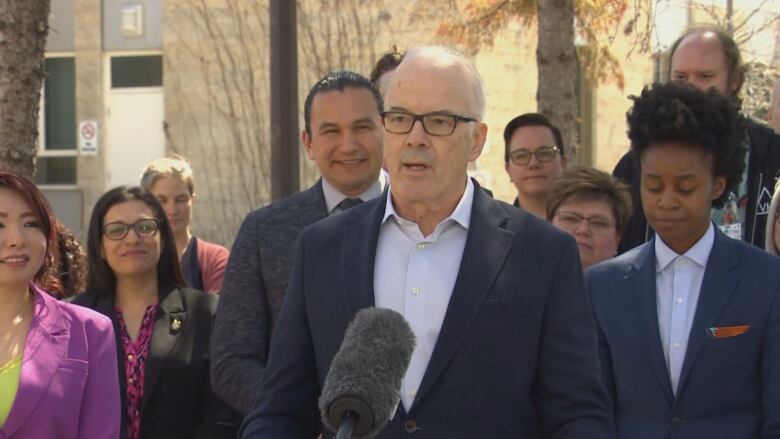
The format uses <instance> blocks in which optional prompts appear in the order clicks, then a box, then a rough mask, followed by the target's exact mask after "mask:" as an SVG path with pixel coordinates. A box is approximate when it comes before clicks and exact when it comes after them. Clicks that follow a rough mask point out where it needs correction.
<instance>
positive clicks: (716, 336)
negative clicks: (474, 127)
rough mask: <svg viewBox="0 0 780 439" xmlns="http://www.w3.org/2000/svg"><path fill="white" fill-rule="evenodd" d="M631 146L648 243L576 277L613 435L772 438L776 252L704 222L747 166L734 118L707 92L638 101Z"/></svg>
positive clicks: (779, 387)
mask: <svg viewBox="0 0 780 439" xmlns="http://www.w3.org/2000/svg"><path fill="white" fill-rule="evenodd" d="M633 99H634V106H633V108H632V109H631V111H630V112H629V113H628V116H627V119H628V127H629V129H628V135H629V138H630V139H631V148H632V150H633V152H634V153H635V155H636V157H638V158H639V165H640V188H641V197H642V206H643V209H644V213H645V216H646V217H647V220H648V222H649V223H650V225H651V226H652V227H653V229H654V230H655V231H656V235H655V237H654V238H653V239H652V240H651V241H649V242H647V243H645V244H643V245H641V246H639V247H637V248H635V249H633V250H631V251H629V252H627V253H625V254H623V255H621V256H619V257H617V258H615V259H612V260H610V261H607V262H605V263H603V264H600V265H598V266H595V267H593V268H591V269H590V270H588V271H587V272H586V286H587V291H588V293H589V295H590V298H591V304H592V306H593V311H594V316H595V319H596V322H597V325H598V327H599V337H600V343H599V346H600V356H601V363H602V368H603V375H604V378H605V383H606V385H607V387H608V389H609V391H610V393H611V396H612V399H613V408H614V416H615V422H616V426H617V433H618V434H617V436H618V437H619V438H630V439H651V438H660V437H672V435H673V432H674V434H675V435H676V437H690V438H705V437H706V438H709V439H717V438H723V439H725V438H758V437H765V438H768V437H778V436H780V411H779V410H778V409H777V407H778V404H780V259H778V258H776V257H774V256H770V255H769V254H767V253H766V252H764V251H762V250H760V249H759V248H757V247H754V246H752V245H749V244H747V243H744V242H742V241H741V240H738V239H732V238H729V237H728V236H727V235H726V234H725V233H724V232H723V231H721V230H720V229H719V228H717V227H714V225H713V223H712V221H711V220H710V211H711V209H712V207H713V206H714V207H719V206H722V205H723V204H724V201H725V198H726V194H728V193H729V192H730V191H732V190H733V189H734V188H735V187H736V186H737V185H738V184H739V181H740V179H741V176H742V171H743V168H744V166H745V160H744V158H745V152H746V148H745V146H744V145H743V143H742V139H743V138H744V123H743V121H742V119H741V117H740V116H739V112H738V110H737V107H736V106H735V104H734V103H733V101H732V100H730V99H728V98H727V97H726V96H724V95H723V94H720V93H717V92H716V91H714V90H710V91H709V92H706V93H705V92H702V91H700V90H698V89H695V88H693V87H691V86H688V85H682V84H676V83H670V84H663V85H655V86H653V87H650V88H646V89H645V90H643V91H642V94H641V95H640V96H639V97H634V98H633Z"/></svg>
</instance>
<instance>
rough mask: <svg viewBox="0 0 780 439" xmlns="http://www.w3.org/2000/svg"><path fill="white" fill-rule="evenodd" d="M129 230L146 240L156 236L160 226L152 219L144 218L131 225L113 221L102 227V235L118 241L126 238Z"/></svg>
mask: <svg viewBox="0 0 780 439" xmlns="http://www.w3.org/2000/svg"><path fill="white" fill-rule="evenodd" d="M130 229H133V230H135V233H136V234H137V235H138V236H141V237H146V238H148V237H150V236H154V235H155V234H157V231H158V230H160V225H159V224H158V222H157V220H156V219H154V218H144V219H141V220H138V221H136V222H135V223H133V224H127V223H123V222H121V221H115V222H113V223H108V224H105V225H104V226H103V235H104V236H105V237H106V238H108V239H110V240H112V241H119V240H120V239H124V238H125V236H127V234H128V233H129V232H130Z"/></svg>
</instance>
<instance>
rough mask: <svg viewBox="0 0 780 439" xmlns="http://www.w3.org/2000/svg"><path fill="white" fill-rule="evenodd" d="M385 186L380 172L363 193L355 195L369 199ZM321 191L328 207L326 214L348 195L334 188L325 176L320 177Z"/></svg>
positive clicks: (364, 199) (374, 196) (382, 173)
mask: <svg viewBox="0 0 780 439" xmlns="http://www.w3.org/2000/svg"><path fill="white" fill-rule="evenodd" d="M384 188H385V173H384V172H380V173H379V178H377V180H376V181H375V182H374V183H372V184H371V186H369V187H368V189H366V190H365V191H363V193H361V194H360V195H358V196H357V198H360V199H361V200H363V201H369V200H371V199H374V198H376V197H378V196H379V195H381V194H382V191H383V190H384ZM322 193H323V195H325V206H326V207H327V208H328V214H330V213H331V212H333V209H335V208H336V206H338V204H339V203H341V202H342V201H344V200H345V199H346V198H350V197H348V196H347V195H346V194H344V193H342V192H341V191H340V190H338V189H336V188H335V187H334V186H333V185H332V184H330V182H329V181H328V180H326V179H325V177H322Z"/></svg>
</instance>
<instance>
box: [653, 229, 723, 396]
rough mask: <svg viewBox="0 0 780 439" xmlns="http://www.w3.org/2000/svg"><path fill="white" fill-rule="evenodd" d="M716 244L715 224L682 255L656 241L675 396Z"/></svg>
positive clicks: (661, 324)
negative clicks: (713, 245) (703, 284)
mask: <svg viewBox="0 0 780 439" xmlns="http://www.w3.org/2000/svg"><path fill="white" fill-rule="evenodd" d="M714 242H715V229H714V227H713V225H712V223H710V227H709V228H708V229H707V231H706V232H704V235H703V236H702V237H701V238H700V239H699V240H698V241H697V242H696V244H694V245H693V247H691V248H690V249H689V250H688V251H687V252H685V254H683V255H679V254H677V253H676V252H675V251H674V250H672V249H671V248H669V247H668V246H667V245H666V243H664V242H663V240H662V239H661V238H660V237H658V235H656V237H655V270H656V274H655V285H656V305H657V308H658V331H659V332H660V336H661V345H662V346H663V349H664V358H665V359H666V368H667V370H668V371H669V380H670V382H671V385H672V392H674V393H675V395H676V394H677V385H678V384H679V381H680V372H681V371H682V366H683V361H685V353H686V351H687V349H688V336H689V335H690V332H691V325H693V318H694V316H695V314H696V305H697V304H698V303H699V294H700V292H701V283H702V280H703V279H704V269H705V268H706V266H707V259H709V257H710V252H711V251H712V244H713V243H714ZM713 385H717V383H713Z"/></svg>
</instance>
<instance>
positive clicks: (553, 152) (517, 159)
mask: <svg viewBox="0 0 780 439" xmlns="http://www.w3.org/2000/svg"><path fill="white" fill-rule="evenodd" d="M560 152H561V150H560V149H559V148H558V147H557V146H540V147H539V148H536V151H530V150H528V149H525V148H518V149H516V150H514V151H512V152H510V153H509V159H510V160H512V163H514V164H516V165H517V166H524V165H527V164H529V163H531V156H536V160H539V161H540V162H541V163H547V162H551V161H553V160H555V156H557V155H558V154H559V153H560Z"/></svg>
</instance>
